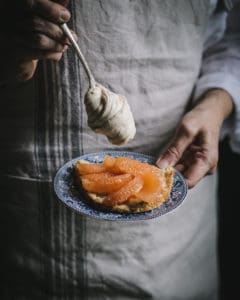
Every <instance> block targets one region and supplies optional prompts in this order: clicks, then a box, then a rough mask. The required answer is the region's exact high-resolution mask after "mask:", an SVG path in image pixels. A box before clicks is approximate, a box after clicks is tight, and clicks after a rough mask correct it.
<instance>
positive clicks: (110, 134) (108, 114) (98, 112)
mask: <svg viewBox="0 0 240 300" xmlns="http://www.w3.org/2000/svg"><path fill="white" fill-rule="evenodd" d="M84 102H85V106H86V111H87V114H88V126H89V127H90V128H91V129H92V130H93V131H95V132H96V133H100V134H104V135H106V136H107V138H108V140H109V141H110V142H111V143H112V144H115V145H121V144H125V143H127V142H128V141H129V140H130V139H133V138H134V136H135V134H136V127H135V122H134V118H133V115H132V112H131V109H130V106H129V104H128V102H127V99H126V98H125V97H124V96H122V95H118V94H115V93H113V92H111V91H109V90H108V89H107V88H105V87H103V86H102V85H100V84H96V86H95V87H94V88H90V89H89V90H88V92H87V94H86V96H85V101H84Z"/></svg>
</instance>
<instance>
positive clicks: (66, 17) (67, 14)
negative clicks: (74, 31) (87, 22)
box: [60, 9, 71, 22]
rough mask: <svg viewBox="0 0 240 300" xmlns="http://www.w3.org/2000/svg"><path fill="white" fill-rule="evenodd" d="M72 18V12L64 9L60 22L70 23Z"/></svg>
mask: <svg viewBox="0 0 240 300" xmlns="http://www.w3.org/2000/svg"><path fill="white" fill-rule="evenodd" d="M70 18H71V15H70V12H69V11H68V10H66V9H63V10H62V11H61V15H60V21H61V22H67V21H69V19H70Z"/></svg>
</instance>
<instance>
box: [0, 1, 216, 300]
mask: <svg viewBox="0 0 240 300" xmlns="http://www.w3.org/2000/svg"><path fill="white" fill-rule="evenodd" d="M71 10H72V21H71V24H70V26H71V27H73V28H74V29H75V30H76V31H77V34H78V35H79V43H80V44H81V48H82V50H83V52H84V54H85V55H86V58H87V60H88V61H89V64H90V67H91V69H92V70H93V73H94V74H95V76H96V78H97V80H98V81H99V82H100V83H101V84H103V85H104V86H106V87H108V88H109V89H111V90H113V91H115V92H118V93H122V94H123V95H125V96H126V97H127V99H128V101H129V104H130V106H131V108H132V112H133V115H134V117H135V120H136V127H137V134H136V137H135V139H134V140H133V141H132V142H131V143H129V144H128V145H126V146H123V147H120V148H119V147H113V146H112V145H111V144H109V143H108V142H107V140H106V137H104V136H100V135H96V134H95V133H93V132H92V131H91V130H90V129H89V128H88V127H87V117H86V112H85V108H84V104H83V101H82V100H83V97H84V94H85V92H86V90H87V89H88V82H87V80H86V75H85V73H84V70H83V68H82V66H81V65H80V64H79V62H78V60H77V58H76V56H75V54H74V52H73V51H72V50H69V51H68V53H66V55H65V57H64V59H63V60H62V61H61V62H60V63H53V62H44V63H42V64H40V65H39V68H38V74H37V76H36V77H35V80H34V81H31V82H29V83H27V84H25V85H24V86H21V85H19V86H17V87H16V86H15V87H12V88H10V89H9V88H6V89H5V91H2V94H1V105H2V106H3V107H4V114H3V113H1V117H2V116H4V117H3V118H2V119H1V124H0V125H1V126H0V128H1V130H0V140H1V141H3V143H2V146H1V149H0V158H1V166H2V168H1V171H0V179H1V180H0V188H1V191H2V194H3V195H4V197H3V199H2V200H1V204H0V205H1V210H0V211H1V214H2V221H3V226H2V229H1V230H2V232H1V236H2V239H3V245H5V246H4V247H3V248H2V253H1V258H2V259H3V258H4V259H3V262H2V266H3V267H2V273H3V275H4V276H3V280H2V281H1V284H2V288H1V292H0V293H2V298H1V299H91V300H92V299H100V300H105V299H119V300H124V299H159V300H174V299H184V300H192V299H201V300H204V299H209V300H214V299H216V298H217V289H218V280H217V256H216V238H217V230H216V228H217V226H216V225H217V223H216V214H217V209H216V178H215V177H214V176H208V177H206V178H204V179H203V180H202V181H201V182H200V183H199V184H198V185H197V187H195V188H194V189H192V190H190V191H189V193H188V196H187V198H186V199H185V201H184V202H183V204H182V205H181V206H180V207H178V208H177V209H176V210H175V211H173V212H171V213H169V214H167V215H164V216H162V217H160V218H157V219H154V220H149V221H141V222H130V223H129V222H126V223H125V222H109V221H100V220H95V219H91V218H85V217H83V216H81V215H78V214H75V213H74V212H72V211H70V210H69V209H68V208H66V207H65V206H63V205H62V203H60V201H58V200H57V199H56V198H55V197H54V194H53V191H52V178H53V176H54V175H55V172H56V170H57V169H58V168H59V167H60V166H61V165H63V163H64V162H66V161H68V160H69V159H71V158H74V157H77V156H79V155H81V154H83V153H84V154H85V153H89V152H95V151H102V150H110V149H124V150H130V151H136V152H142V153H149V154H151V155H157V154H158V153H160V152H161V150H162V149H163V147H165V145H166V143H167V142H168V141H169V139H170V138H171V136H172V134H173V132H174V129H175V128H176V126H177V124H178V122H179V120H180V119H181V117H182V115H183V114H184V111H185V108H186V105H187V104H188V102H189V100H190V97H191V93H192V90H193V88H194V84H195V82H196V79H197V77H198V74H199V69H200V64H201V56H202V49H203V42H204V34H205V29H206V26H207V22H208V18H209V13H210V2H209V1H207V0H200V1H187V0H186V1H173V0H168V1H163V0H162V1H160V0H151V1H146V0H131V1H130V0H123V1H116V0H102V1H101V0H99V1H93V0H91V1H77V0H76V1H71ZM20 98H21V99H20ZM6 128H7V129H8V130H5V129H6ZM6 131H7V133H6ZM0 295H1V294H0Z"/></svg>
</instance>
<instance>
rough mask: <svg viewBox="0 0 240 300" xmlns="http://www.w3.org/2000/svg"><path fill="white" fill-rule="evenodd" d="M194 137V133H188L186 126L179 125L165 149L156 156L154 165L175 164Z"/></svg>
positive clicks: (165, 165)
mask: <svg viewBox="0 0 240 300" xmlns="http://www.w3.org/2000/svg"><path fill="white" fill-rule="evenodd" d="M194 137H195V135H194V134H193V133H190V132H189V130H187V129H186V127H179V129H178V130H177V131H176V134H175V137H174V138H173V140H172V141H171V142H170V145H169V146H168V148H167V150H166V151H165V152H164V153H163V154H162V155H161V156H160V157H159V158H158V160H157V162H156V165H157V166H158V167H159V168H166V167H168V166H175V165H176V164H177V163H178V162H179V160H181V158H182V156H183V153H184V151H185V150H186V149H187V148H188V146H189V145H190V144H191V143H192V142H193V140H194Z"/></svg>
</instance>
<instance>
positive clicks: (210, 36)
mask: <svg viewBox="0 0 240 300" xmlns="http://www.w3.org/2000/svg"><path fill="white" fill-rule="evenodd" d="M239 19H240V3H239V4H236V5H235V6H234V8H233V9H232V10H231V11H230V12H226V11H217V12H215V13H214V14H213V15H212V17H211V18H210V21H209V27H208V31H207V34H206V39H205V47H204V48H205V50H204V53H203V59H202V67H201V72H200V75H199V78H198V80H197V82H196V86H195V89H194V93H193V101H196V100H197V99H198V98H199V97H200V96H201V95H203V94H204V93H205V92H206V91H207V90H209V89H212V88H221V89H224V90H226V91H227V92H228V93H229V94H230V95H231V97H232V100H233V102H234V107H235V108H234V112H233V113H232V114H231V116H230V117H228V118H227V119H226V120H225V121H224V124H223V127H222V132H221V137H222V138H223V137H225V136H226V135H228V136H229V138H230V145H231V148H232V150H233V151H235V152H238V153H240V22H239Z"/></svg>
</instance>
